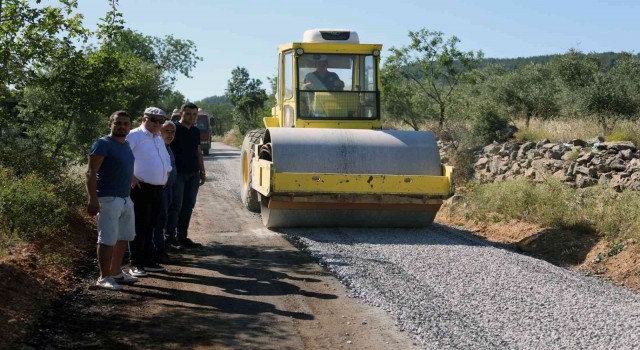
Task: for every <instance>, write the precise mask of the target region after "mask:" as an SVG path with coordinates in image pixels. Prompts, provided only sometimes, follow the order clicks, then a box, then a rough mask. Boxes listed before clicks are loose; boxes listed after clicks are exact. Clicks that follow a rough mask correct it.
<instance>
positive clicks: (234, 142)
mask: <svg viewBox="0 0 640 350" xmlns="http://www.w3.org/2000/svg"><path fill="white" fill-rule="evenodd" d="M243 139H244V138H243V135H242V134H240V131H238V129H235V128H234V129H231V130H229V131H227V132H226V133H225V134H224V137H223V138H222V142H223V143H224V144H225V145H229V146H234V147H240V146H242V140H243Z"/></svg>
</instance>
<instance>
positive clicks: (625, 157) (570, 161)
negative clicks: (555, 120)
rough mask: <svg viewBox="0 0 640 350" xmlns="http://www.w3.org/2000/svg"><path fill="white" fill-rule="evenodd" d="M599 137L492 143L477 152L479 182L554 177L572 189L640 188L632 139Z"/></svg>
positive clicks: (638, 164) (639, 162) (639, 157)
mask: <svg viewBox="0 0 640 350" xmlns="http://www.w3.org/2000/svg"><path fill="white" fill-rule="evenodd" d="M603 141H604V140H603V139H602V138H596V139H592V140H588V141H583V140H573V141H571V142H568V143H554V142H549V141H548V140H544V141H540V142H537V143H535V142H524V143H518V142H507V143H503V144H498V143H493V144H490V145H488V146H485V147H484V148H483V149H482V150H481V151H480V152H479V153H478V154H477V155H476V158H475V159H477V160H476V162H475V165H474V168H475V177H476V179H477V180H479V181H480V182H496V181H505V180H512V179H519V178H524V179H530V180H533V181H536V182H541V181H544V180H547V179H554V178H555V179H558V180H560V181H562V182H564V183H566V184H567V185H569V186H571V187H573V188H584V187H588V186H593V185H595V184H606V185H607V186H610V187H612V188H614V189H615V190H616V191H619V192H620V191H623V190H626V189H630V190H640V155H639V153H638V150H637V148H636V147H635V145H634V144H633V143H632V142H629V141H624V142H603Z"/></svg>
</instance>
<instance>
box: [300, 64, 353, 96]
mask: <svg viewBox="0 0 640 350" xmlns="http://www.w3.org/2000/svg"><path fill="white" fill-rule="evenodd" d="M312 59H313V61H314V62H315V65H316V71H315V72H311V73H308V74H307V75H306V76H305V77H304V84H303V88H304V89H305V90H329V91H341V90H342V89H344V82H343V81H342V80H340V78H339V77H338V74H336V73H333V72H329V71H328V70H327V67H328V66H329V60H328V58H327V56H325V55H313V57H312Z"/></svg>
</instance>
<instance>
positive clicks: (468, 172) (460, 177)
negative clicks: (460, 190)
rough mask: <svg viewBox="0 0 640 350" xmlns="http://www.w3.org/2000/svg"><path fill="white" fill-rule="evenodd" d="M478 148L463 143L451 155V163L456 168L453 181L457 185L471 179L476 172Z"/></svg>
mask: <svg viewBox="0 0 640 350" xmlns="http://www.w3.org/2000/svg"><path fill="white" fill-rule="evenodd" d="M476 151H477V149H476V148H472V147H469V146H467V145H461V146H460V147H458V149H456V150H455V152H454V153H453V154H452V155H451V165H453V167H454V168H455V171H454V172H453V181H454V183H455V184H456V186H460V185H462V184H464V183H466V182H468V181H471V180H472V179H473V177H474V174H475V169H474V167H473V166H474V164H475V160H476V157H475V152H476Z"/></svg>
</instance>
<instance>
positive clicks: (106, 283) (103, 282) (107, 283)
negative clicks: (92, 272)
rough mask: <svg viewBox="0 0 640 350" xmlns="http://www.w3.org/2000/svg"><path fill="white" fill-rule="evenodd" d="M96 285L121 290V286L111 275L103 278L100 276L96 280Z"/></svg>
mask: <svg viewBox="0 0 640 350" xmlns="http://www.w3.org/2000/svg"><path fill="white" fill-rule="evenodd" d="M96 286H98V287H100V288H104V289H109V290H121V289H122V287H121V286H120V285H119V284H118V282H116V281H115V280H114V279H113V277H111V276H107V277H105V278H101V279H99V280H98V281H97V282H96Z"/></svg>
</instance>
